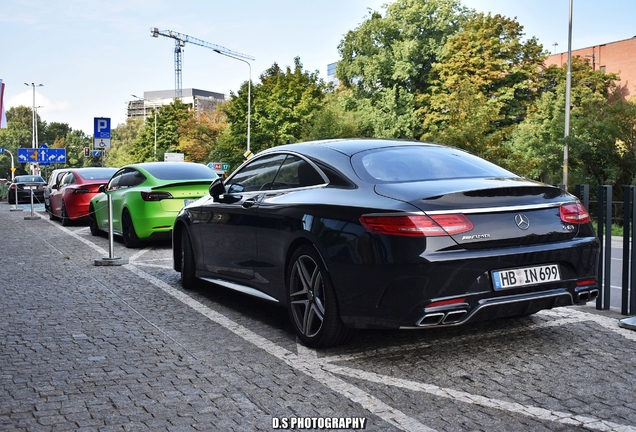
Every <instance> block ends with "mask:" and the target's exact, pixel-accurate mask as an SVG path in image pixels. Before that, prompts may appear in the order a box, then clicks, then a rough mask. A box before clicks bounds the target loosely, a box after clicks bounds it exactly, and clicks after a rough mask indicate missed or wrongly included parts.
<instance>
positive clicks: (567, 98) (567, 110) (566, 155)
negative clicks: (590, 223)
mask: <svg viewBox="0 0 636 432" xmlns="http://www.w3.org/2000/svg"><path fill="white" fill-rule="evenodd" d="M565 80H566V84H565V134H564V135H565V136H564V141H565V143H564V145H563V186H564V187H565V190H566V191H567V190H568V168H569V151H570V149H569V146H568V137H569V136H570V93H571V91H572V0H570V25H569V30H568V72H567V75H566V78H565Z"/></svg>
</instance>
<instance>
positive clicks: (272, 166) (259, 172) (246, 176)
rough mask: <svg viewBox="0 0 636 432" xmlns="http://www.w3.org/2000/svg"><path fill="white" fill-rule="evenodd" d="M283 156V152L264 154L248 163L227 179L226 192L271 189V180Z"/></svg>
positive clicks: (283, 158)
mask: <svg viewBox="0 0 636 432" xmlns="http://www.w3.org/2000/svg"><path fill="white" fill-rule="evenodd" d="M285 157H286V155H284V154H278V155H271V156H264V157H259V158H258V159H255V160H253V161H252V162H250V163H248V164H247V165H245V166H244V167H243V168H241V169H240V170H238V171H237V172H236V173H235V174H233V175H232V177H230V178H229V179H228V183H227V185H228V192H229V193H233V192H234V193H235V192H250V191H258V190H266V189H271V186H272V182H273V181H274V178H275V177H276V174H277V173H278V170H279V168H280V166H281V164H282V163H283V161H284V160H285Z"/></svg>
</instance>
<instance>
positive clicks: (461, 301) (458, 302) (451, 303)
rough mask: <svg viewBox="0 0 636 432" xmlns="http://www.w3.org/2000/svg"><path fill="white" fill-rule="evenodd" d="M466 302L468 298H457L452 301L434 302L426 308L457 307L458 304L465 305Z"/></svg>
mask: <svg viewBox="0 0 636 432" xmlns="http://www.w3.org/2000/svg"><path fill="white" fill-rule="evenodd" d="M465 302H466V298H465V297H462V298H456V299H450V300H440V301H436V302H432V303H429V304H427V305H426V308H427V309H428V308H433V307H438V306H449V305H457V304H461V303H465Z"/></svg>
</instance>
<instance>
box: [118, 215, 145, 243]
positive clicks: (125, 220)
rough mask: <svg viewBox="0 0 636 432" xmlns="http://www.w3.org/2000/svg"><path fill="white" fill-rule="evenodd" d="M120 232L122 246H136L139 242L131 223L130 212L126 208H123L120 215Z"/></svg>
mask: <svg viewBox="0 0 636 432" xmlns="http://www.w3.org/2000/svg"><path fill="white" fill-rule="evenodd" d="M121 232H122V237H123V238H124V246H126V247H127V248H137V247H139V245H140V244H141V242H140V241H139V237H137V233H136V232H135V226H134V225H133V222H132V219H131V218H130V213H128V210H124V213H123V214H122V215H121Z"/></svg>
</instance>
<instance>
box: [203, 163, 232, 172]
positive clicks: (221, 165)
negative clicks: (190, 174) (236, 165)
mask: <svg viewBox="0 0 636 432" xmlns="http://www.w3.org/2000/svg"><path fill="white" fill-rule="evenodd" d="M208 167H210V168H212V169H213V170H221V171H227V170H229V169H230V164H229V163H227V162H210V163H209V164H208Z"/></svg>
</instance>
